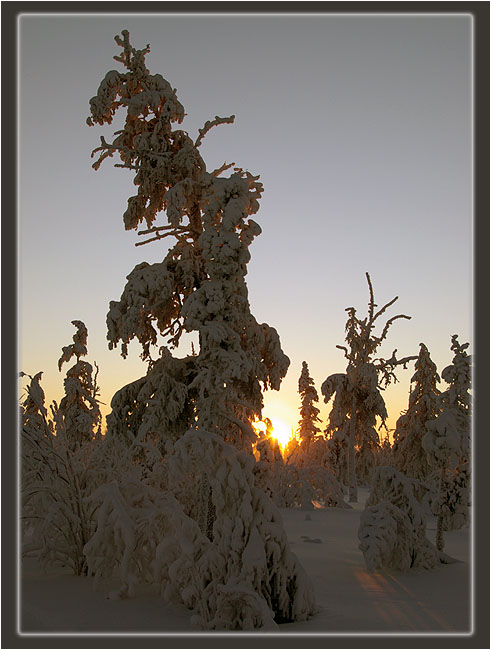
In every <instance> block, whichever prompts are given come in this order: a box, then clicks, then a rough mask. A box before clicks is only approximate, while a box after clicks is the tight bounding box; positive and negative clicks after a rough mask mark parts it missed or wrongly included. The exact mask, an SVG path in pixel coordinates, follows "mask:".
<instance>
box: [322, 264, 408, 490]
mask: <svg viewBox="0 0 491 650" xmlns="http://www.w3.org/2000/svg"><path fill="white" fill-rule="evenodd" d="M366 278H367V282H368V288H369V293H370V299H369V303H368V315H367V316H366V317H365V318H363V319H360V318H358V317H357V315H356V309H355V308H354V307H348V308H347V309H346V311H347V312H348V320H347V322H346V328H345V329H346V343H347V347H344V346H340V345H338V346H336V347H338V348H340V349H341V350H343V351H344V354H345V357H346V358H347V359H348V367H347V369H346V373H338V374H335V375H330V376H329V377H328V378H327V379H326V380H325V381H324V383H323V384H322V386H321V392H322V394H323V395H324V401H325V402H326V403H328V402H329V400H330V399H331V398H332V397H333V396H334V401H333V406H332V410H331V414H330V416H329V421H328V429H327V430H328V432H329V434H330V436H331V437H335V438H337V439H338V441H339V442H345V444H346V452H347V453H346V455H347V475H348V485H349V501H357V498H358V497H357V481H358V479H360V480H362V481H364V482H367V483H368V482H369V481H370V479H371V474H372V470H373V467H374V465H375V459H376V453H377V450H378V448H379V445H380V441H379V436H378V433H377V431H376V429H375V426H376V423H377V418H380V419H381V421H382V424H381V426H382V425H385V420H386V418H387V410H386V407H385V402H384V399H383V397H382V394H381V389H382V388H385V387H386V386H387V385H388V384H390V382H391V381H396V376H395V374H394V370H395V368H396V366H399V365H401V364H402V365H403V366H404V367H406V365H407V363H408V362H409V361H410V360H412V359H414V358H415V357H406V358H404V359H397V358H396V352H397V350H394V352H393V353H392V356H391V357H390V358H389V359H382V358H378V359H377V358H375V356H374V355H375V353H376V351H377V350H378V348H379V346H380V345H381V344H382V343H383V341H384V340H385V339H386V337H387V334H388V331H389V329H390V327H391V325H392V324H393V323H394V321H396V320H397V319H399V318H405V319H409V318H410V316H406V315H404V314H398V315H397V316H393V317H392V318H389V319H388V320H387V321H386V323H385V325H384V327H383V329H382V332H381V334H380V336H376V335H375V333H374V327H375V322H376V320H377V319H378V318H379V317H380V316H382V314H384V313H385V311H386V310H387V309H388V308H389V307H390V306H391V305H393V304H394V302H395V301H396V300H397V299H398V297H397V296H396V297H395V298H393V299H392V300H391V301H390V302H388V303H386V304H385V305H384V306H383V307H382V308H381V309H379V310H378V311H376V307H377V305H376V304H375V299H374V294H373V287H372V282H371V279H370V276H369V275H368V273H367V274H366Z"/></svg>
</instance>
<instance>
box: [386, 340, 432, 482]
mask: <svg viewBox="0 0 491 650" xmlns="http://www.w3.org/2000/svg"><path fill="white" fill-rule="evenodd" d="M419 345H420V351H419V356H418V358H417V360H416V363H415V366H414V367H415V373H414V375H413V376H412V377H411V384H413V386H412V390H411V392H410V394H409V407H408V409H407V411H406V412H405V413H404V414H403V415H401V417H400V418H399V419H398V420H397V423H396V429H395V432H394V447H393V453H394V461H395V465H396V467H397V468H398V469H399V470H400V471H402V472H404V474H406V475H407V476H412V477H414V478H417V479H420V480H423V481H424V480H426V479H427V478H428V477H429V475H430V474H431V472H432V471H433V467H432V466H431V464H430V463H429V461H428V457H427V454H426V451H425V450H424V448H423V445H422V440H423V436H424V435H425V434H426V423H427V422H429V421H430V420H433V419H435V417H437V415H438V413H439V412H440V404H441V401H440V391H439V390H438V388H437V384H438V383H439V381H440V377H439V376H438V373H437V370H436V365H435V364H434V363H433V361H432V360H431V358H430V353H429V352H428V348H427V347H426V345H425V344H424V343H420V344H419Z"/></svg>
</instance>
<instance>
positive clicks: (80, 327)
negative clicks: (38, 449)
mask: <svg viewBox="0 0 491 650" xmlns="http://www.w3.org/2000/svg"><path fill="white" fill-rule="evenodd" d="M72 325H74V326H75V327H76V329H77V331H76V333H75V334H74V336H73V343H72V344H71V345H67V346H66V347H63V348H62V355H61V357H60V359H59V361H58V369H59V370H60V371H61V368H62V366H63V364H64V363H68V362H69V361H70V359H71V358H72V357H76V359H77V362H76V363H75V365H74V366H72V367H71V368H70V369H69V370H68V372H67V375H66V379H65V381H64V386H65V395H64V397H63V398H62V400H61V401H60V405H59V406H57V405H56V403H55V406H54V410H53V412H54V419H55V423H56V435H57V436H62V437H64V438H65V439H66V440H67V442H68V444H70V445H72V446H73V445H79V444H81V443H83V442H87V441H90V440H92V439H93V437H94V435H95V433H96V432H97V430H98V428H99V426H100V423H101V412H100V409H99V402H98V400H97V395H98V393H99V390H98V386H97V372H96V373H95V375H94V376H93V368H92V366H91V364H90V363H88V362H87V361H81V360H80V357H82V356H85V355H86V354H87V328H86V327H85V325H84V323H83V322H82V321H79V320H73V321H72ZM96 370H97V366H96Z"/></svg>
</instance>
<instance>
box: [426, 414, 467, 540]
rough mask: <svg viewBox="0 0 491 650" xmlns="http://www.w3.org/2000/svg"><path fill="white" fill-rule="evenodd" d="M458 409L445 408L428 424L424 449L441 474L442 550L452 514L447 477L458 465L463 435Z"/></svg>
mask: <svg viewBox="0 0 491 650" xmlns="http://www.w3.org/2000/svg"><path fill="white" fill-rule="evenodd" d="M457 420H458V416H457V412H456V410H455V409H452V408H449V409H444V410H443V411H442V412H441V413H440V414H439V415H438V417H437V418H435V419H434V420H430V422H427V423H426V434H425V436H424V437H423V442H422V444H423V447H424V449H425V451H426V453H427V454H428V458H429V461H430V463H431V464H432V465H433V467H434V468H435V469H436V470H437V471H438V487H437V496H436V500H435V502H434V505H433V507H434V509H435V510H436V516H437V524H436V542H435V544H436V547H437V549H438V550H439V551H443V548H444V544H445V542H444V538H443V531H444V520H445V518H446V517H448V515H449V514H450V512H449V507H448V500H449V499H448V498H447V497H448V488H447V485H446V477H447V472H448V470H449V469H452V468H455V467H456V466H457V465H458V459H459V453H460V452H461V440H462V438H461V432H460V431H459V429H458V426H457Z"/></svg>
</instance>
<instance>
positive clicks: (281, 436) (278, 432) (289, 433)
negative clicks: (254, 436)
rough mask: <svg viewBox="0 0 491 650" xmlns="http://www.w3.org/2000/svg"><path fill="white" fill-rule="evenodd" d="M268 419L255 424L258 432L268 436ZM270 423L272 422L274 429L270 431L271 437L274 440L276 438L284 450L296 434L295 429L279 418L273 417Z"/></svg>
mask: <svg viewBox="0 0 491 650" xmlns="http://www.w3.org/2000/svg"><path fill="white" fill-rule="evenodd" d="M266 419H267V418H264V420H260V421H258V422H254V428H255V429H256V431H257V432H261V433H264V434H266V433H267V426H266V422H265V421H266ZM269 421H270V422H271V425H272V428H271V430H270V435H271V437H272V438H276V440H277V441H278V442H279V444H280V447H281V448H282V449H284V448H285V447H286V446H287V444H288V442H289V441H290V440H291V439H292V438H293V436H294V433H293V427H292V426H290V425H289V424H287V422H285V420H282V419H281V418H278V417H272V418H269Z"/></svg>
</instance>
